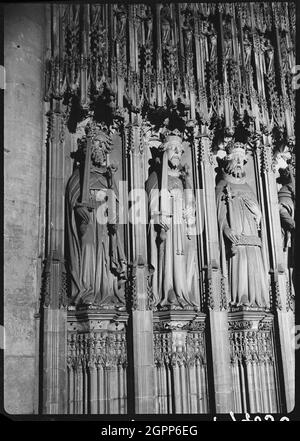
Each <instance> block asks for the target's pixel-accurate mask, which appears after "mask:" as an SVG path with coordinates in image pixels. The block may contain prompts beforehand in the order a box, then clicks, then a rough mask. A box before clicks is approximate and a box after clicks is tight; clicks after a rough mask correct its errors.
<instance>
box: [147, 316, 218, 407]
mask: <svg viewBox="0 0 300 441" xmlns="http://www.w3.org/2000/svg"><path fill="white" fill-rule="evenodd" d="M205 318H206V316H205V314H203V313H197V312H195V311H184V310H168V311H156V312H155V313H154V324H153V329H154V365H155V376H154V377H155V413H158V414H163V413H207V412H208V411H209V410H208V409H209V403H208V384H207V370H206V348H205V333H204V330H205Z"/></svg>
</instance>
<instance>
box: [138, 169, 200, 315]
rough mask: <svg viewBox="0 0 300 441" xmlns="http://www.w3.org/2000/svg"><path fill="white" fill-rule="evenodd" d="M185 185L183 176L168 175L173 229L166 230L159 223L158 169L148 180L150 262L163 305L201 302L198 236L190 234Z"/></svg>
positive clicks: (167, 203)
mask: <svg viewBox="0 0 300 441" xmlns="http://www.w3.org/2000/svg"><path fill="white" fill-rule="evenodd" d="M183 190H184V187H183V183H182V180H181V179H180V178H179V177H174V176H170V175H169V176H168V189H167V194H166V198H165V199H164V206H163V207H162V210H163V213H164V215H165V216H166V217H167V218H168V219H169V229H168V230H167V231H166V232H165V231H162V230H161V228H160V226H159V225H158V216H159V211H160V208H159V185H158V176H157V173H156V172H153V173H151V174H150V176H149V179H148V180H147V182H146V191H147V194H148V202H149V214H150V217H151V220H150V222H149V227H148V238H149V252H150V256H149V259H150V263H151V265H152V266H153V268H154V273H153V284H152V288H153V295H154V299H155V304H156V305H157V306H159V307H164V306H173V307H179V308H180V307H188V308H194V307H196V308H197V307H198V306H199V285H198V277H199V272H198V268H197V263H196V261H197V259H196V248H195V244H194V239H195V238H191V240H189V239H188V238H187V225H186V223H185V221H184V219H183V210H184V209H186V208H187V205H186V201H185V197H184V192H183Z"/></svg>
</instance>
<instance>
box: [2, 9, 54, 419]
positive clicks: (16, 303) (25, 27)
mask: <svg viewBox="0 0 300 441" xmlns="http://www.w3.org/2000/svg"><path fill="white" fill-rule="evenodd" d="M44 14H45V12H44V5H38V4H37V5H31V4H12V5H6V6H5V7H4V23H5V26H4V40H5V41H4V44H5V49H4V65H5V68H6V90H5V94H4V106H5V107H4V109H5V116H4V155H5V157H4V161H5V162H4V185H5V188H4V213H5V214H4V234H5V241H4V287H5V296H4V308H5V309H4V326H5V357H4V406H5V409H6V411H7V412H8V413H10V414H30V413H36V412H37V411H38V409H37V406H38V378H39V377H38V352H39V351H38V345H39V342H38V333H39V332H38V331H39V317H38V314H37V313H38V310H39V302H38V300H39V295H40V268H41V259H42V257H43V256H42V254H41V252H40V250H42V249H43V247H42V242H43V237H42V236H41V234H40V231H42V224H43V221H44V208H43V205H44V201H43V198H44V197H45V196H44V194H45V188H44V179H45V174H46V173H45V147H44V145H45V143H44V140H43V70H44V66H43V55H44V28H45V17H44Z"/></svg>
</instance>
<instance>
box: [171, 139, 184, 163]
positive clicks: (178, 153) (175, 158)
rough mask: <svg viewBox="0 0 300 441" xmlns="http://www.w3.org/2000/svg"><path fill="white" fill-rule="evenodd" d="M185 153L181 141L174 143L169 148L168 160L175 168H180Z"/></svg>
mask: <svg viewBox="0 0 300 441" xmlns="http://www.w3.org/2000/svg"><path fill="white" fill-rule="evenodd" d="M182 155H183V146H182V144H179V143H174V144H172V145H171V146H170V147H169V148H168V161H169V164H170V165H171V166H172V167H173V168H178V166H179V164H180V161H181V157H182Z"/></svg>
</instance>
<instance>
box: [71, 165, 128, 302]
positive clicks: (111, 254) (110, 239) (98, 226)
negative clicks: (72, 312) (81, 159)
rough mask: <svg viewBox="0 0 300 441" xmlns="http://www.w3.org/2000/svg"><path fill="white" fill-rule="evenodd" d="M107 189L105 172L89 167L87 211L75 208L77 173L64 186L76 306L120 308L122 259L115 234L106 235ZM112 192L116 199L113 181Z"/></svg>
mask: <svg viewBox="0 0 300 441" xmlns="http://www.w3.org/2000/svg"><path fill="white" fill-rule="evenodd" d="M108 189H109V183H108V179H107V175H106V168H103V169H102V170H100V169H98V168H96V167H93V168H92V169H91V172H90V186H89V199H90V200H89V204H90V205H91V206H92V207H93V209H91V210H89V209H88V208H86V207H83V206H80V204H79V200H80V173H79V169H76V170H75V171H74V173H73V175H72V176H71V178H70V180H69V182H68V185H67V191H66V199H67V201H66V202H67V209H66V213H67V219H66V221H67V233H68V246H69V255H70V272H71V276H72V298H73V301H74V302H75V303H76V304H77V303H84V304H94V305H102V306H105V307H109V306H116V305H124V294H123V291H124V289H123V286H122V285H123V283H122V282H123V281H124V277H125V275H124V263H125V257H124V251H123V248H122V244H121V242H120V238H119V233H118V232H115V233H114V234H109V231H108V218H107V212H106V210H105V207H107V205H105V206H104V204H105V203H106V200H107V191H108ZM112 190H114V192H115V194H116V196H117V188H116V185H115V182H114V181H113V182H112ZM116 209H117V207H116ZM115 220H116V219H115Z"/></svg>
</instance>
